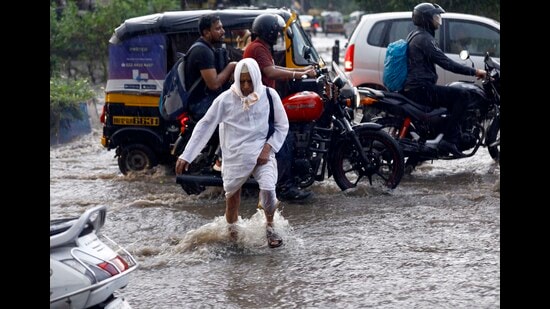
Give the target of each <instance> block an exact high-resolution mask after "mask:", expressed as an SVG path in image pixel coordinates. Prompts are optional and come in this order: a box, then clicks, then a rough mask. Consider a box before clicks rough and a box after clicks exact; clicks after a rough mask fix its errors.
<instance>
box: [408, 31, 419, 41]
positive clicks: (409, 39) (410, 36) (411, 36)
mask: <svg viewBox="0 0 550 309" xmlns="http://www.w3.org/2000/svg"><path fill="white" fill-rule="evenodd" d="M417 34H420V31H419V30H415V31H413V32H411V33H409V35H408V36H407V44H408V43H410V42H411V40H412V39H413V38H414V37H415V36H416V35H417Z"/></svg>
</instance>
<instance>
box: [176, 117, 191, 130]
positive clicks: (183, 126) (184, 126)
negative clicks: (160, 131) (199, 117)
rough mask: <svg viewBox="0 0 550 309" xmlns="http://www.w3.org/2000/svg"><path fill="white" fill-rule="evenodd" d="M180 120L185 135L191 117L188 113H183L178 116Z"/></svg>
mask: <svg viewBox="0 0 550 309" xmlns="http://www.w3.org/2000/svg"><path fill="white" fill-rule="evenodd" d="M178 120H179V121H180V124H181V126H180V132H181V134H183V133H185V128H186V127H187V122H188V121H189V116H188V115H187V113H183V114H181V115H179V116H178Z"/></svg>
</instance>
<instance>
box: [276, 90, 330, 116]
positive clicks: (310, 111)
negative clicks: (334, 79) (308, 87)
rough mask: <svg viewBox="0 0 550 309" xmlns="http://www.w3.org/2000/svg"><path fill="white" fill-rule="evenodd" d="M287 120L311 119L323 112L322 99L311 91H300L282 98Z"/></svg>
mask: <svg viewBox="0 0 550 309" xmlns="http://www.w3.org/2000/svg"><path fill="white" fill-rule="evenodd" d="M283 105H284V107H285V111H286V114H287V116H288V121H290V122H292V121H313V120H317V119H319V117H321V114H322V113H323V101H322V100H321V97H320V96H319V95H318V94H317V93H315V92H313V91H300V92H298V93H294V94H291V95H289V96H287V97H285V98H283Z"/></svg>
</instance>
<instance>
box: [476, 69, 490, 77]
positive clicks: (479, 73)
mask: <svg viewBox="0 0 550 309" xmlns="http://www.w3.org/2000/svg"><path fill="white" fill-rule="evenodd" d="M474 75H475V77H477V79H485V77H487V71H485V70H482V69H476V72H475V74H474Z"/></svg>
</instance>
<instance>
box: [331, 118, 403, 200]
mask: <svg viewBox="0 0 550 309" xmlns="http://www.w3.org/2000/svg"><path fill="white" fill-rule="evenodd" d="M356 134H357V136H358V138H359V141H360V142H361V145H362V149H357V147H356V146H355V144H354V143H353V142H352V141H350V140H346V139H343V140H341V141H339V142H338V143H337V145H336V147H335V148H334V149H335V152H334V155H333V157H332V160H331V170H332V173H333V177H334V181H335V182H336V184H337V185H338V187H339V188H340V189H341V190H342V191H344V190H347V189H350V188H354V187H356V186H357V184H358V183H359V182H360V181H364V180H368V181H369V183H370V184H371V185H375V184H381V185H383V186H385V187H388V188H390V189H394V188H395V187H397V185H398V184H399V182H400V181H401V178H402V177H403V174H404V158H403V152H402V151H401V148H400V147H399V144H398V143H397V141H396V140H395V139H394V138H392V137H391V136H390V135H389V134H388V133H386V132H385V131H381V130H378V131H375V130H370V129H367V130H365V129H359V130H357V131H356ZM361 151H362V152H364V154H365V156H366V157H367V161H368V162H367V164H366V165H365V164H363V162H362V160H361Z"/></svg>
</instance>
